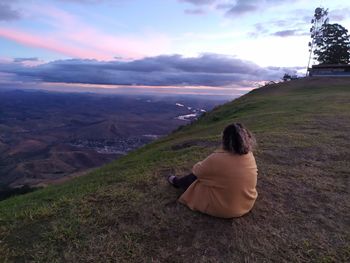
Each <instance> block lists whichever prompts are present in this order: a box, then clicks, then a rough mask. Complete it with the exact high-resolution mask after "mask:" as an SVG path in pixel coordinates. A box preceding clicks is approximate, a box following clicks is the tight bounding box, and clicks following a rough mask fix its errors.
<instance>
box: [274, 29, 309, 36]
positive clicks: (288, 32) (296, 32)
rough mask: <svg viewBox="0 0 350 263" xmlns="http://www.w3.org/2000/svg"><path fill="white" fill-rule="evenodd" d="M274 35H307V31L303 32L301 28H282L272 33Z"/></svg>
mask: <svg viewBox="0 0 350 263" xmlns="http://www.w3.org/2000/svg"><path fill="white" fill-rule="evenodd" d="M271 35H272V36H278V37H291V36H307V35H308V33H307V32H303V31H301V30H299V29H289V30H281V31H277V32H274V33H271Z"/></svg>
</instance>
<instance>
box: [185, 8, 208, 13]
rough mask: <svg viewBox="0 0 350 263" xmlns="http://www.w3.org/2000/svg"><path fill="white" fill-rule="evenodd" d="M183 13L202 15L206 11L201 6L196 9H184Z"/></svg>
mask: <svg viewBox="0 0 350 263" xmlns="http://www.w3.org/2000/svg"><path fill="white" fill-rule="evenodd" d="M184 12H185V14H187V15H204V14H206V12H205V11H204V10H203V9H201V8H196V9H185V11H184Z"/></svg>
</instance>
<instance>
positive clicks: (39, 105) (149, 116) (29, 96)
mask: <svg viewBox="0 0 350 263" xmlns="http://www.w3.org/2000/svg"><path fill="white" fill-rule="evenodd" d="M220 103H223V100H218V99H215V100H213V99H210V98H209V97H195V98H191V97H186V98H185V97H174V96H172V97H151V96H126V95H101V94H79V93H74V94H73V93H54V92H44V91H31V90H29V91H23V90H2V91H0V154H1V155H0V186H1V187H5V186H10V187H19V186H23V185H29V186H37V185H39V186H40V185H45V184H49V183H50V182H53V181H55V180H57V179H60V178H63V177H66V176H67V175H72V174H75V173H77V172H80V171H84V170H86V169H88V168H93V167H97V166H100V165H101V164H103V163H106V162H109V161H111V160H114V159H116V158H118V157H119V156H121V155H124V154H125V153H127V152H129V151H131V150H133V149H136V148H138V147H140V146H142V145H144V144H146V143H148V142H151V141H152V140H154V139H157V138H159V137H161V136H164V135H166V134H168V133H170V132H171V131H172V130H174V129H175V128H177V127H179V126H180V125H185V124H188V123H190V122H191V121H192V120H194V119H196V118H197V117H198V116H199V115H201V114H203V113H204V112H205V111H207V110H210V109H212V108H213V107H214V106H215V105H218V104H220Z"/></svg>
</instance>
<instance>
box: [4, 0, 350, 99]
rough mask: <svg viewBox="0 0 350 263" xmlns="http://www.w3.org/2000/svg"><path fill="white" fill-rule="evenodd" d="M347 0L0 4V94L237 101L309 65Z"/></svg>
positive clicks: (342, 18) (19, 0)
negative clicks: (318, 14) (100, 92)
mask: <svg viewBox="0 0 350 263" xmlns="http://www.w3.org/2000/svg"><path fill="white" fill-rule="evenodd" d="M318 6H321V7H324V8H329V19H330V23H339V24H341V25H343V26H344V27H345V28H347V29H350V15H349V14H350V4H349V3H348V1H347V0H332V1H322V0H319V1H312V0H311V1H310V0H293V1H292V0H0V88H2V87H18V88H21V87H23V88H42V89H48V90H56V91H57V90H58V91H59V90H62V91H64V90H67V89H77V90H81V91H84V90H86V89H88V88H95V89H98V88H100V89H110V90H115V91H119V92H121V93H127V92H129V93H138V94H139V93H147V92H151V93H159V94H163V93H173V94H202V95H211V94H213V95H214V94H215V95H224V96H237V95H242V94H244V93H246V92H248V91H249V90H251V89H252V88H255V87H257V86H259V85H261V84H262V83H264V82H266V81H271V80H277V79H280V78H281V77H282V76H283V74H284V73H289V74H302V72H303V71H304V72H305V68H306V66H307V62H308V42H309V40H310V33H309V32H310V26H311V25H310V20H311V19H312V17H313V14H314V10H315V8H316V7H318Z"/></svg>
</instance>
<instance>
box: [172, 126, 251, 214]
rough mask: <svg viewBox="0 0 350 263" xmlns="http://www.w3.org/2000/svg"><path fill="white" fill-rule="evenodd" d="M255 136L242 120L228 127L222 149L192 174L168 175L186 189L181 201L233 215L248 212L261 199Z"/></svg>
mask: <svg viewBox="0 0 350 263" xmlns="http://www.w3.org/2000/svg"><path fill="white" fill-rule="evenodd" d="M253 144H254V138H253V136H252V134H251V133H250V132H249V131H248V130H247V129H246V128H245V127H244V126H243V125H242V124H240V123H235V124H231V125H229V126H227V127H226V128H225V129H224V132H223V136H222V149H220V150H216V151H215V152H214V153H212V154H211V155H209V156H208V157H207V158H206V159H205V160H203V161H201V162H198V163H197V164H195V165H194V166H193V169H192V173H191V174H189V175H187V176H184V177H182V178H178V177H176V176H174V175H172V176H170V177H169V178H168V181H169V183H171V184H172V185H173V186H175V187H177V188H182V189H183V190H185V192H184V193H183V194H182V195H181V197H180V199H179V201H180V202H181V203H183V204H185V205H187V206H188V207H189V208H191V209H192V210H195V211H200V212H202V213H205V214H209V215H212V216H216V217H223V218H232V217H239V216H242V215H244V214H246V213H248V212H249V211H250V210H251V209H252V207H253V205H254V202H255V199H256V198H257V195H258V194H257V191H256V189H255V187H256V181H257V173H258V170H257V166H256V163H255V158H254V155H253V153H252V148H253Z"/></svg>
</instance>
